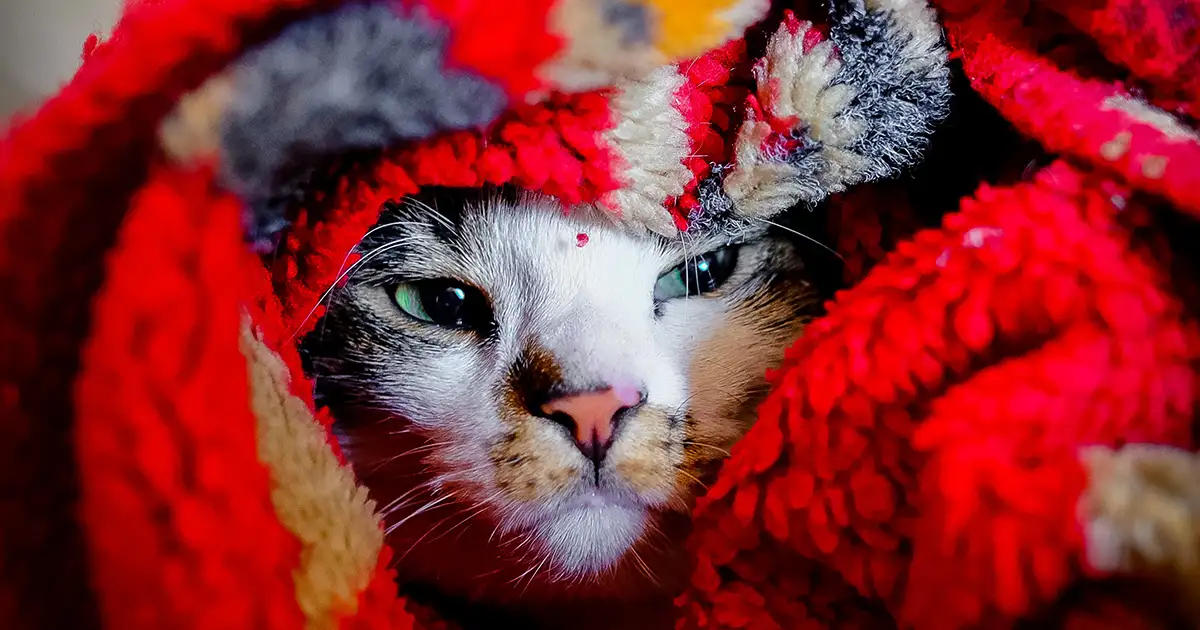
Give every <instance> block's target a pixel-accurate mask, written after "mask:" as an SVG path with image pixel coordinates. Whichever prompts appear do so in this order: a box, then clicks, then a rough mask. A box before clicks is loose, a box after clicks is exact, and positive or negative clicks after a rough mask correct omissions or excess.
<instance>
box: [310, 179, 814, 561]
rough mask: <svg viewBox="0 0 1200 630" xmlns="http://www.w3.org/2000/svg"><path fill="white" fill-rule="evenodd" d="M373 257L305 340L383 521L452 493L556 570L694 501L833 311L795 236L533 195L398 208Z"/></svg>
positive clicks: (634, 538) (387, 217)
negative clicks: (647, 225)
mask: <svg viewBox="0 0 1200 630" xmlns="http://www.w3.org/2000/svg"><path fill="white" fill-rule="evenodd" d="M360 251H361V254H362V255H363V258H362V259H361V261H360V262H358V263H356V265H355V267H354V270H353V271H352V272H351V273H350V274H349V275H348V278H349V279H348V282H347V283H346V284H345V285H344V286H343V287H341V288H339V289H337V290H336V291H335V292H334V293H333V294H332V296H331V298H330V302H329V307H328V311H327V314H326V315H325V319H324V321H323V322H322V323H321V324H319V325H318V326H317V327H316V329H315V330H314V332H313V333H312V334H311V335H310V336H309V339H308V340H307V343H306V344H305V350H306V353H307V360H308V366H309V370H310V372H311V373H312V375H313V376H314V377H315V379H316V384H317V389H318V392H319V394H320V395H321V396H322V398H323V400H324V401H325V402H327V403H328V404H329V405H330V406H331V408H332V409H333V411H334V415H335V417H336V418H337V420H338V426H337V430H338V435H339V439H340V441H341V442H342V446H343V448H344V450H345V452H346V453H347V456H348V458H349V459H350V461H351V462H352V463H353V464H354V466H355V468H356V470H357V471H358V473H359V475H360V477H362V479H363V480H364V483H365V484H366V485H367V486H368V487H369V488H371V490H372V492H373V494H374V495H375V498H376V499H377V500H378V501H380V503H381V506H382V507H383V508H384V510H385V513H386V514H387V517H386V519H385V520H386V524H387V525H389V526H395V527H398V528H402V527H403V522H404V521H405V519H407V518H410V517H411V516H412V515H413V513H415V512H416V511H418V510H430V511H432V510H435V509H438V507H439V506H441V507H446V506H449V505H451V504H453V505H457V506H458V508H459V509H458V510H456V511H447V513H448V514H449V513H454V514H461V516H460V517H456V518H452V519H450V520H451V522H450V523H446V526H449V525H453V524H454V522H457V521H458V520H459V519H460V518H465V519H471V521H472V522H473V523H476V524H480V523H482V524H485V525H486V527H487V529H488V530H491V531H492V533H493V536H492V537H490V539H491V540H494V541H495V545H496V550H495V551H496V553H499V554H503V553H506V550H508V551H512V552H513V553H514V554H517V555H519V556H520V558H519V560H520V561H521V562H526V563H529V564H530V566H532V565H534V564H538V563H541V566H542V567H543V568H544V570H545V573H546V574H547V575H549V576H552V578H553V579H564V580H576V581H579V580H583V579H586V578H593V577H599V576H602V575H604V574H606V573H608V572H611V571H612V570H613V569H614V567H616V566H617V565H619V564H620V563H621V562H622V561H623V560H624V559H626V557H627V556H628V555H629V552H630V550H631V549H633V548H634V547H635V545H636V544H638V543H639V541H643V540H645V539H646V538H647V537H648V536H651V535H652V534H653V532H655V531H656V523H657V521H658V519H659V518H660V516H662V515H664V514H670V513H686V512H687V511H688V510H689V509H690V507H691V506H692V504H693V502H694V499H695V497H696V495H697V494H698V493H699V492H701V491H702V490H703V483H704V480H705V479H706V478H707V477H709V475H710V473H711V472H712V469H713V466H714V464H715V463H717V462H719V461H720V460H721V459H722V458H723V457H724V456H726V455H727V453H728V449H729V448H730V447H731V445H732V444H733V443H734V442H735V441H736V440H737V439H738V438H739V437H741V435H742V434H743V433H744V432H745V431H746V430H747V429H748V428H749V426H750V424H751V423H752V422H753V419H754V412H755V409H754V407H755V405H756V403H757V402H758V401H759V400H760V399H761V397H762V395H763V394H764V393H765V390H766V383H765V380H764V372H765V370H766V369H767V368H768V367H770V366H772V365H774V364H776V363H777V362H778V361H779V359H780V358H781V357H782V353H783V349H784V348H785V347H786V346H787V345H788V344H789V343H790V342H792V341H793V340H794V339H795V338H796V337H797V336H798V335H799V334H800V332H801V329H802V326H803V323H804V322H805V321H807V319H808V318H809V317H811V315H812V314H813V312H814V311H815V309H816V308H817V307H818V299H817V297H816V292H815V291H814V290H813V289H812V287H811V286H810V285H809V284H808V283H807V282H806V281H804V280H803V277H804V276H803V266H802V264H801V261H800V258H799V256H798V254H797V251H796V248H795V247H794V245H793V244H792V243H791V242H790V241H789V240H788V239H784V238H779V237H776V236H774V235H772V234H769V233H767V232H766V231H764V230H761V229H758V230H750V229H748V230H744V231H742V232H740V236H738V237H737V238H733V237H730V236H728V235H721V236H708V237H702V236H692V235H687V234H684V235H682V236H681V237H680V238H679V239H677V240H669V239H666V238H663V237H660V236H655V235H650V234H649V233H642V234H632V233H630V232H627V231H624V230H622V229H621V228H618V227H616V226H615V225H614V224H613V223H612V221H611V220H610V219H608V218H606V217H604V216H603V215H601V214H600V213H598V212H593V211H592V210H590V209H589V208H586V207H585V208H574V209H571V211H570V213H567V212H565V211H564V209H563V208H561V207H560V206H558V205H557V202H555V201H554V200H552V199H549V198H546V197H539V196H534V195H529V194H521V195H516V194H508V195H501V194H499V193H495V194H486V195H477V196H474V197H473V198H472V196H465V197H464V196H452V197H447V196H445V194H444V193H443V195H442V196H430V197H428V198H424V199H422V198H415V199H409V200H406V201H404V202H401V203H397V204H395V205H393V206H391V207H389V208H388V209H387V210H386V211H385V212H384V213H383V215H382V217H381V219H380V222H379V224H378V225H377V226H376V227H375V228H374V229H373V230H372V231H371V233H370V234H369V235H368V236H367V238H366V239H364V241H363V243H362V244H361V247H360ZM405 493H408V494H405ZM417 496H423V497H424V498H422V499H421V500H415V497H417ZM397 523H400V525H397ZM408 538H409V539H411V538H412V537H411V536H409V537H408ZM506 540H508V541H513V540H515V541H518V542H519V544H513V545H509V546H506V543H505V542H504V541H506ZM668 542H670V543H677V542H678V541H668ZM513 548H516V549H513Z"/></svg>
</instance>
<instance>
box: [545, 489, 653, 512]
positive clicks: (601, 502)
mask: <svg viewBox="0 0 1200 630" xmlns="http://www.w3.org/2000/svg"><path fill="white" fill-rule="evenodd" d="M605 508H625V509H630V510H645V509H646V506H645V505H644V504H643V503H642V502H640V501H638V500H636V499H634V498H632V497H630V496H628V494H626V493H623V492H614V491H612V490H609V489H607V488H604V487H592V488H589V489H588V490H587V491H584V492H581V493H580V494H578V495H576V496H574V497H572V498H571V499H570V500H568V501H567V503H566V505H565V506H563V509H565V510H588V509H605Z"/></svg>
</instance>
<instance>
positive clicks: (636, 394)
mask: <svg viewBox="0 0 1200 630" xmlns="http://www.w3.org/2000/svg"><path fill="white" fill-rule="evenodd" d="M641 402H642V392H641V391H640V390H638V388H636V387H632V386H619V387H609V388H607V389H601V390H593V391H589V392H583V393H579V394H570V395H567V396H562V397H560V398H555V399H554V400H551V401H550V402H548V403H546V404H544V405H542V413H544V414H546V416H548V417H549V418H551V419H552V420H554V421H556V422H559V423H560V424H562V425H564V426H566V427H567V428H568V429H571V430H572V431H573V432H574V434H575V444H576V445H577V446H579V450H581V451H583V454H584V456H585V457H587V458H589V459H591V460H592V461H593V462H595V463H596V465H597V466H599V465H600V462H601V461H603V459H604V455H605V454H606V453H607V452H608V446H609V444H611V443H612V436H613V431H614V430H615V429H616V422H617V414H619V413H620V412H621V411H623V410H625V409H628V408H630V407H634V406H636V405H638V404H640V403H641Z"/></svg>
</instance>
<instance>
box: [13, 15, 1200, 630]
mask: <svg viewBox="0 0 1200 630" xmlns="http://www.w3.org/2000/svg"><path fill="white" fill-rule="evenodd" d="M766 4H767V3H764V2H756V1H752V0H743V1H737V0H711V1H706V2H671V1H669V0H646V1H644V2H639V1H637V0H623V1H613V0H600V1H597V2H587V1H583V0H558V1H553V0H537V1H534V2H524V3H496V2H470V1H462V0H455V1H453V2H451V1H448V0H446V1H443V0H428V1H424V2H422V1H417V0H414V1H412V2H404V3H398V4H396V3H390V2H388V3H384V4H370V3H366V4H364V3H357V2H354V3H350V2H347V3H342V2H336V1H334V0H237V1H236V2H234V1H232V0H203V1H201V0H141V1H138V2H131V3H129V5H128V8H127V11H126V14H125V16H124V17H123V18H122V20H121V22H120V23H119V25H118V27H117V29H116V30H115V31H114V33H113V35H112V37H110V38H108V39H107V40H106V41H103V42H101V41H100V40H99V39H96V38H93V39H89V41H88V42H87V43H86V45H85V48H84V56H85V58H86V61H85V63H84V65H83V66H82V68H81V69H80V71H79V73H78V74H77V76H76V77H75V78H74V79H73V80H72V81H71V83H70V84H68V85H67V86H65V87H64V88H63V90H62V91H61V92H60V93H59V94H58V95H57V96H56V97H54V98H53V99H51V100H50V101H48V102H47V103H46V104H45V105H43V106H42V108H41V109H40V110H38V111H37V112H35V113H33V114H32V115H30V116H28V117H27V118H25V119H24V120H21V121H18V122H17V124H15V125H14V126H13V128H12V130H11V131H10V132H8V134H7V135H6V136H5V138H4V139H3V141H2V144H0V235H2V240H0V287H2V288H3V289H4V295H5V300H6V304H5V308H3V309H0V347H3V348H5V352H4V353H2V354H0V627H4V628H13V629H16V630H24V629H27V628H29V629H32V628H38V629H41V628H47V629H49V628H121V629H123V630H124V629H126V628H130V629H139V628H163V627H167V628H209V627H213V628H241V627H246V628H251V627H253V628H280V629H284V628H289V629H290V628H302V627H303V628H339V627H340V628H354V629H361V630H382V629H385V628H395V629H401V630H408V629H413V630H417V629H424V630H432V629H435V628H437V629H441V628H449V627H451V625H450V624H449V623H448V622H447V621H446V619H448V618H452V617H455V616H456V615H454V614H453V613H455V612H458V611H448V610H439V609H434V608H430V607H427V606H422V605H418V604H416V603H414V602H412V601H410V600H409V599H408V598H407V597H405V596H403V595H401V591H400V590H398V587H403V581H404V576H401V575H396V574H395V572H394V571H392V570H391V569H390V566H391V552H390V551H389V550H388V549H387V548H386V547H384V546H383V545H382V533H381V531H380V530H379V526H378V522H377V521H376V519H375V517H374V514H373V509H374V505H373V504H372V503H371V502H370V501H368V500H367V499H366V497H365V491H364V489H362V488H360V487H358V486H357V485H356V483H355V480H354V476H353V471H351V470H349V469H348V468H347V467H346V462H345V461H344V459H343V458H342V456H341V453H340V452H339V451H338V449H337V445H336V442H335V441H334V440H332V439H331V437H330V434H329V431H330V425H331V423H332V421H333V418H331V417H330V416H329V413H328V411H327V410H324V409H316V408H314V404H313V399H312V395H311V389H310V387H309V383H307V382H306V381H305V380H304V378H303V372H302V370H301V366H300V361H299V358H298V356H297V352H296V348H295V347H294V342H295V340H296V339H297V338H298V337H299V336H300V335H302V334H304V333H305V332H306V331H308V330H309V329H311V327H312V326H314V325H315V324H316V323H317V322H318V321H319V318H320V317H321V315H322V311H321V304H322V301H323V298H324V296H325V295H326V293H327V292H328V291H329V290H331V288H332V287H335V286H336V285H337V283H338V282H339V281H341V280H342V279H344V277H345V275H346V274H347V273H349V272H351V271H352V270H353V269H354V265H355V264H356V262H358V258H357V255H356V254H355V251H354V249H355V246H356V244H357V243H358V242H359V241H360V240H361V239H362V238H363V235H364V234H366V233H367V232H368V230H370V229H371V226H372V225H373V224H374V223H375V222H376V221H377V219H378V216H379V210H380V209H381V208H382V207H383V206H384V205H385V204H387V203H389V202H394V201H396V200H398V199H399V198H402V197H404V196H406V195H410V194H412V193H414V192H416V191H417V190H419V189H420V188H421V187H423V186H431V185H443V186H467V187H475V186H483V185H488V184H516V185H519V186H522V187H526V188H532V189H537V190H540V191H542V192H545V193H548V194H551V195H554V196H557V197H558V198H559V199H561V200H562V201H563V202H564V203H565V204H566V205H567V206H568V207H569V206H572V205H574V204H580V203H594V204H597V205H598V206H600V207H602V208H604V209H606V210H607V211H609V212H610V213H611V214H612V215H613V217H614V219H615V220H617V221H619V222H621V223H622V224H623V225H624V226H625V227H628V228H630V229H638V230H651V231H657V232H660V233H667V234H669V235H671V236H677V235H678V234H679V231H682V230H687V231H708V230H727V231H736V230H737V229H739V228H738V226H739V225H743V224H745V223H746V222H751V221H755V220H762V221H771V220H774V219H778V220H779V221H785V219H783V218H779V217H776V213H778V212H779V211H781V210H783V209H785V208H786V207H790V206H794V205H796V204H801V212H807V211H808V208H815V209H814V210H812V211H813V212H815V213H821V214H818V215H816V216H813V217H811V219H812V220H811V221H808V222H807V223H806V225H810V224H811V225H825V226H828V234H827V235H825V238H824V239H823V240H825V241H826V242H828V243H830V244H831V245H832V246H833V247H834V248H835V249H836V250H838V253H839V255H840V256H841V257H842V258H843V259H844V261H845V265H844V266H843V267H840V268H837V269H835V270H833V273H834V275H840V276H841V277H842V278H843V279H844V281H845V282H846V284H847V288H846V289H845V290H844V291H842V292H841V293H839V294H838V295H837V296H836V297H835V298H834V299H833V300H832V301H831V302H830V304H829V305H828V307H827V315H826V316H825V317H823V318H821V319H819V320H817V321H815V322H814V323H813V324H811V326H810V327H809V328H808V331H807V332H806V334H805V335H804V337H803V338H801V339H799V340H797V342H796V343H795V345H794V346H793V347H791V348H789V349H788V350H787V352H786V356H785V358H784V361H783V363H782V365H781V367H780V368H779V369H778V370H775V371H774V372H773V373H772V374H770V375H769V380H770V383H771V387H772V391H771V394H770V395H769V397H768V398H767V400H766V402H765V403H764V404H763V405H762V407H761V409H760V420H759V422H758V423H757V425H756V426H755V427H754V428H753V429H752V430H751V431H750V432H749V433H748V434H747V435H746V437H745V438H744V439H743V440H742V441H741V442H740V443H739V444H738V445H737V446H736V447H735V448H734V450H733V454H732V457H731V458H730V459H729V460H728V461H727V462H726V464H725V466H724V468H723V469H722V471H721V473H720V474H719V476H718V477H717V479H716V480H715V482H714V484H713V485H712V486H711V489H710V491H709V492H708V494H707V496H705V497H704V498H703V499H702V500H701V501H700V503H699V505H698V506H697V507H696V510H695V519H694V520H695V529H694V533H693V535H692V538H691V540H690V541H689V543H688V544H689V546H690V549H691V550H692V555H693V557H694V559H695V562H696V567H695V573H694V575H693V579H692V581H691V584H690V586H689V587H688V588H687V589H686V590H685V591H684V592H683V593H681V594H680V595H679V597H678V599H677V600H676V613H677V615H676V616H677V621H676V627H678V628H764V629H766V628H814V629H815V628H833V627H837V628H841V627H850V628H855V627H858V628H894V627H904V628H920V629H926V628H930V629H939V628H973V627H998V628H1003V627H1014V626H1015V625H1017V624H1020V623H1031V624H1038V623H1041V624H1046V625H1048V626H1049V627H1064V628H1072V629H1075V628H1078V629H1086V628H1101V627H1114V624H1116V627H1127V628H1165V627H1180V625H1182V624H1183V623H1184V622H1183V621H1181V618H1179V617H1176V616H1175V615H1176V613H1179V614H1180V615H1182V614H1185V613H1186V612H1189V611H1175V610H1173V607H1174V606H1175V604H1177V603H1178V602H1180V601H1187V600H1189V599H1191V600H1194V599H1196V598H1200V592H1198V591H1197V589H1200V580H1197V579H1196V576H1200V536H1197V535H1196V532H1198V531H1200V502H1198V501H1196V498H1195V496H1194V495H1195V492H1194V491H1191V490H1190V489H1191V488H1194V487H1195V486H1196V484H1188V483H1186V482H1187V480H1188V479H1190V478H1191V477H1194V475H1195V471H1196V470H1200V466H1195V465H1194V464H1195V457H1194V455H1193V451H1194V450H1195V447H1196V445H1195V444H1194V440H1195V435H1194V427H1195V410H1196V409H1197V408H1198V407H1200V404H1198V403H1200V400H1197V396H1198V395H1200V371H1198V368H1200V327H1198V326H1197V321H1196V309H1197V308H1198V305H1200V300H1197V297H1198V296H1200V290H1198V289H1197V283H1196V279H1195V277H1194V269H1195V268H1196V264H1195V263H1196V261H1195V258H1194V256H1193V253H1192V250H1191V249H1190V245H1191V243H1193V242H1194V239H1195V237H1196V234H1197V233H1196V231H1195V230H1196V228H1195V226H1194V225H1193V224H1192V223H1191V221H1192V220H1194V218H1195V217H1196V216H1197V215H1200V196H1198V194H1200V193H1197V189H1196V187H1195V186H1194V185H1193V184H1192V182H1194V181H1197V180H1198V179H1200V159H1197V158H1200V136H1198V135H1197V133H1196V131H1195V129H1194V127H1193V119H1192V118H1189V116H1194V115H1195V114H1196V112H1197V110H1196V107H1197V93H1198V90H1197V86H1196V79H1195V77H1196V76H1197V74H1196V73H1195V72H1194V70H1195V69H1196V60H1197V58H1200V48H1197V45H1196V44H1197V41H1196V32H1197V30H1196V29H1195V28H1192V27H1193V26H1194V25H1195V24H1196V16H1197V15H1198V14H1200V12H1198V10H1197V7H1198V6H1200V5H1197V3H1196V2H1157V1H1155V0H1121V1H1119V2H1117V1H1113V2H1094V1H1091V0H1069V1H1067V2H1060V3H1052V4H1054V7H1053V11H1049V10H1044V9H1040V8H1038V7H1031V3H1023V2H1018V3H1011V2H1001V1H999V0H942V1H940V2H937V3H935V5H936V7H937V8H938V9H939V10H940V14H939V15H938V16H935V15H934V14H933V12H932V11H930V9H929V7H927V6H925V4H924V3H921V2H912V1H910V0H869V1H865V2H856V1H846V2H839V1H835V2H830V3H811V6H810V4H809V3H805V2H784V1H782V0H781V1H779V2H775V3H773V5H772V6H770V7H768V6H766ZM818 5H819V6H818ZM768 9H769V10H768ZM935 17H937V18H938V19H940V21H941V24H942V25H943V26H944V27H945V29H946V33H947V34H948V36H949V43H950V45H951V48H950V56H951V57H953V58H954V59H955V63H956V64H957V65H958V66H959V67H960V68H961V70H962V73H963V74H964V75H965V81H964V85H963V86H962V89H961V90H960V92H959V94H958V95H956V97H955V99H954V101H950V87H949V78H950V77H949V75H950V70H949V68H948V66H947V64H946V63H945V62H946V52H945V49H944V48H943V46H942V42H941V41H940V39H939V35H938V34H939V32H940V29H939V25H938V24H937V23H936V22H935V21H934V20H935ZM764 18H765V19H764ZM759 20H763V21H762V22H761V24H758V26H756V27H754V28H753V29H751V30H750V31H749V32H747V33H745V36H744V37H743V36H742V35H743V31H744V29H745V28H746V27H747V26H749V25H752V24H755V23H756V22H759ZM1064 33H1068V34H1069V36H1067V37H1065V39H1064ZM364 34H370V35H371V37H373V38H377V39H372V40H370V41H367V40H366V39H364V37H366V35H364ZM376 47H377V48H376ZM399 50H403V51H404V52H396V51H399ZM392 52H396V54H398V55H408V54H409V53H411V54H412V56H413V58H414V59H418V60H420V61H422V63H407V61H409V60H407V59H404V58H401V59H400V60H401V61H406V63H397V59H396V58H390V57H388V55H389V54H391V53H392ZM1095 52H1098V53H1099V54H1098V55H1096V54H1093V53H1095ZM424 62H427V63H424ZM1073 63H1078V65H1072V64H1073ZM231 79H232V80H231ZM410 88H411V91H409V90H410ZM667 92H669V95H666V93H667ZM326 97H329V98H327V99H326ZM323 99H326V100H323ZM979 102H982V103H983V104H982V105H980V104H979ZM948 106H953V108H954V109H955V111H956V114H955V117H954V118H952V119H951V122H950V123H949V124H950V128H949V129H947V130H946V131H945V132H944V133H942V134H940V135H935V136H934V139H933V140H932V144H930V140H929V137H928V136H929V134H930V132H931V130H933V129H934V128H935V127H936V126H937V125H938V124H939V121H940V120H941V119H942V118H943V117H944V116H945V114H946V110H947V107H948ZM314 123H317V124H314ZM322 125H324V126H322ZM927 145H929V146H930V147H931V149H930V150H931V157H930V161H929V163H928V164H926V165H925V166H923V167H921V168H919V169H917V170H915V171H910V169H911V168H912V167H913V166H914V164H915V163H916V162H917V161H918V160H919V158H920V157H921V156H922V154H923V153H924V151H925V149H926V146H927ZM947 147H948V148H947ZM981 147H982V148H981ZM1047 153H1049V154H1054V155H1055V156H1056V157H1053V158H1050V157H1048V156H1047ZM1031 158H1032V159H1031ZM904 171H909V173H908V174H907V175H906V176H905V177H902V178H900V179H896V180H893V181H884V182H876V180H879V179H880V178H885V177H893V176H894V175H896V174H898V173H901V172H904ZM872 182H876V183H872ZM985 182H986V183H985ZM963 195H967V198H966V199H965V200H963V201H962V202H961V203H960V202H959V198H960V197H962V196H963ZM826 201H827V202H828V203H826V204H824V205H821V206H817V205H816V204H818V203H821V202H826ZM947 212H948V213H947ZM247 218H249V219H251V221H250V222H249V227H251V230H250V231H249V234H248V233H247V230H245V229H244V228H245V219H247ZM788 225H790V224H788ZM815 236H817V237H820V236H822V235H820V234H816V235H815ZM247 237H249V238H250V239H251V240H252V241H256V244H259V245H263V246H272V247H273V248H274V251H273V252H272V255H270V256H264V257H262V258H261V259H260V258H259V257H257V256H253V255H251V253H250V252H249V250H248V248H247V247H246V246H245V243H244V240H245V239H246V238H247ZM813 271H814V273H815V272H818V271H820V270H813ZM1136 442H1149V443H1153V444H1158V445H1162V446H1163V447H1164V448H1163V449H1160V450H1158V451H1155V450H1152V449H1150V450H1148V449H1146V448H1144V447H1143V448H1142V449H1141V450H1136V449H1132V448H1131V447H1130V446H1129V445H1130V444H1131V443H1136ZM1108 447H1111V448H1112V449H1113V450H1112V451H1111V452H1110V451H1108V450H1107V448H1108ZM1171 449H1173V450H1171ZM1165 453H1169V456H1167V455H1163V454H1165ZM1138 458H1142V459H1141V460H1139V459H1138ZM1139 461H1140V462H1141V463H1140V464H1139V463H1138V462H1139ZM1106 462H1107V463H1106ZM1163 470H1167V471H1168V472H1169V473H1170V474H1162V472H1161V471H1163ZM1155 471H1158V472H1155ZM1137 475H1146V476H1147V477H1146V478H1145V479H1143V478H1139V477H1136V476H1137ZM1131 477H1133V478H1131ZM1164 480H1170V483H1167V482H1165V481H1164ZM1181 480H1182V481H1181ZM1128 488H1143V489H1147V488H1149V489H1152V490H1153V492H1150V491H1144V492H1139V493H1138V496H1137V497H1134V498H1131V497H1129V496H1128V495H1129V492H1128V491H1127V489H1128ZM1180 488H1183V489H1185V490H1186V491H1183V490H1179V489H1180ZM1135 499H1136V500H1135ZM1138 501H1141V502H1140V503H1139V502H1138ZM1131 505H1132V506H1134V507H1133V508H1131V507H1130V506H1131ZM1146 532H1150V535H1147V533H1146ZM1164 550H1165V551H1164ZM446 561H447V562H453V561H454V559H453V558H447V559H446ZM1127 569H1137V570H1138V571H1139V573H1138V574H1137V575H1128V576H1125V575H1119V574H1120V573H1121V572H1122V571H1125V570H1127ZM1142 571H1145V572H1149V573H1157V574H1159V577H1165V578H1166V581H1165V582H1157V583H1156V582H1150V581H1148V580H1147V579H1146V578H1145V577H1143V574H1142V573H1141V572H1142ZM1174 587H1178V588H1181V589H1190V590H1184V591H1183V592H1182V595H1180V594H1179V593H1177V592H1176V591H1175V590H1173V588H1174ZM1155 593H1157V594H1158V595H1159V596H1161V599H1162V600H1163V601H1159V600H1158V599H1155V598H1153V597H1151V596H1152V595H1154V594H1155ZM1172 595H1173V597H1172Z"/></svg>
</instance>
